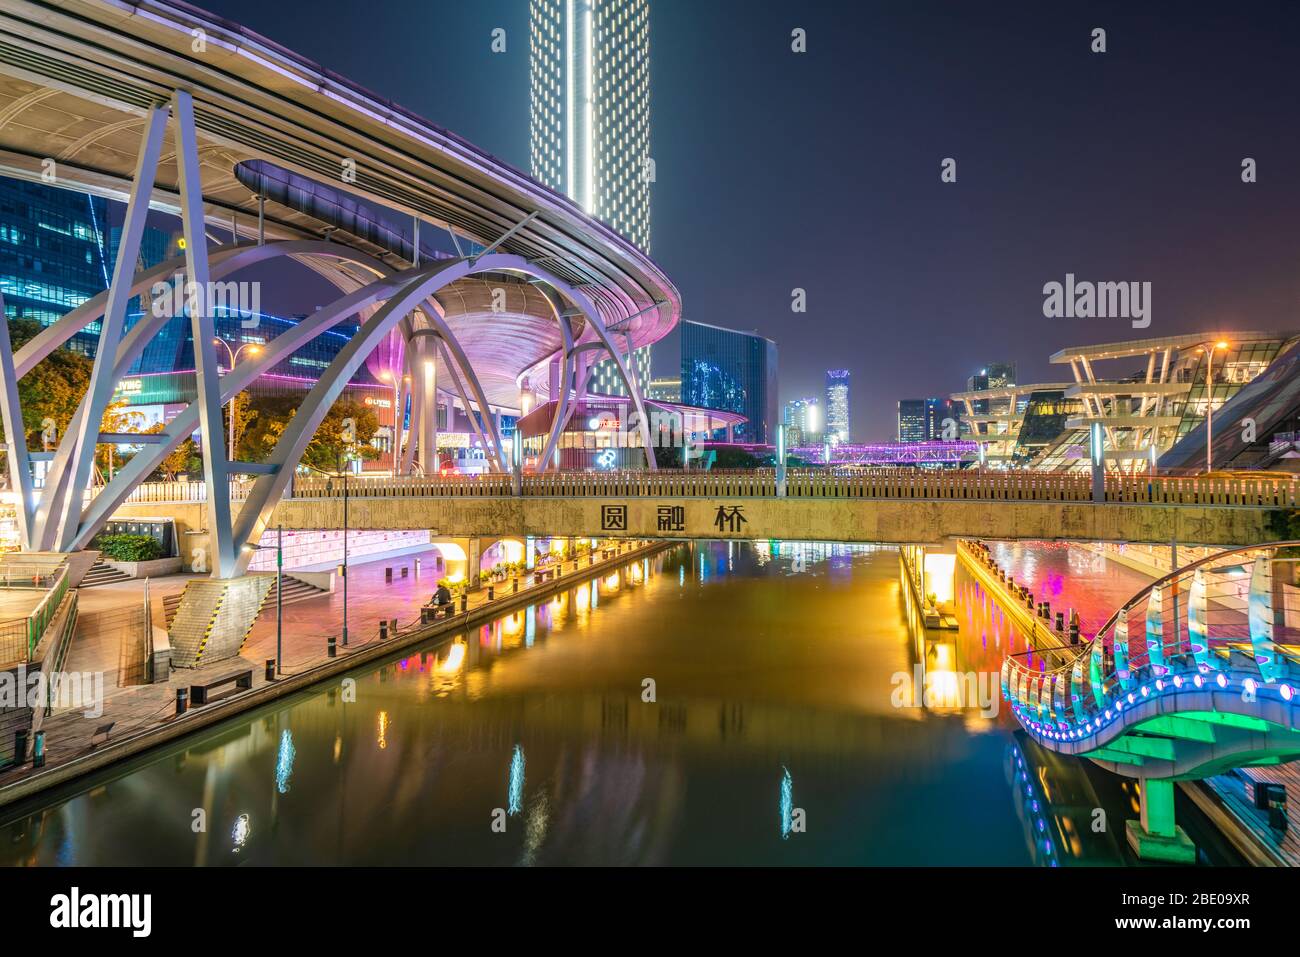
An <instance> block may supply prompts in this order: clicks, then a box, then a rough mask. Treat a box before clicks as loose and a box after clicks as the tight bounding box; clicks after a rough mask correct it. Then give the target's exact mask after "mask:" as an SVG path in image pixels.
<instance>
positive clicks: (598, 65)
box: [529, 0, 654, 396]
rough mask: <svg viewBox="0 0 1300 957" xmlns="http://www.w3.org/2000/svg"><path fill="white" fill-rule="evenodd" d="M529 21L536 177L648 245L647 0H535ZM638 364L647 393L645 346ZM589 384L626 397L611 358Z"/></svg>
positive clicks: (599, 391) (636, 359) (595, 389)
mask: <svg viewBox="0 0 1300 957" xmlns="http://www.w3.org/2000/svg"><path fill="white" fill-rule="evenodd" d="M529 21H530V25H531V28H530V32H529V85H530V88H531V103H530V107H529V132H530V139H531V141H532V142H531V162H532V174H533V178H534V179H537V180H539V181H540V182H543V183H545V184H546V185H547V186H549V187H551V188H552V189H554V190H557V191H558V192H561V193H564V194H565V195H567V196H568V197H569V198H570V199H573V200H574V201H576V202H577V203H578V205H580V206H581V207H582V208H583V209H584V210H585V211H586V212H588V213H590V214H591V215H592V216H595V217H596V218H597V219H599V220H600V221H601V222H604V223H607V224H608V225H610V226H612V227H613V228H614V229H616V230H617V231H618V232H620V233H622V234H623V235H624V236H626V237H627V238H628V239H630V240H632V242H634V243H636V244H637V245H638V246H640V247H641V248H642V249H643V250H645V251H646V252H649V251H650V183H651V182H652V181H653V177H654V163H653V162H652V160H651V157H650V4H649V0H531V2H530V5H529ZM632 365H633V366H634V367H635V375H636V377H637V380H638V382H639V384H640V388H641V389H642V390H643V391H644V389H645V387H646V384H647V383H648V382H649V381H650V349H649V347H648V346H647V347H643V348H641V349H637V350H636V351H635V352H634V353H633V354H632ZM629 371H632V370H629ZM588 388H589V389H590V391H591V392H593V393H595V394H597V395H616V396H625V395H627V389H626V387H625V386H624V385H623V380H622V378H621V377H620V376H619V375H618V369H617V366H615V364H614V363H613V362H611V361H610V360H609V359H602V360H600V361H599V362H597V363H596V364H595V365H594V366H593V368H592V375H591V380H590V382H589V385H588Z"/></svg>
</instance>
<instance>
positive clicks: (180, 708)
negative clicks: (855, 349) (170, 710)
mask: <svg viewBox="0 0 1300 957" xmlns="http://www.w3.org/2000/svg"><path fill="white" fill-rule="evenodd" d="M189 697H190V689H189V688H177V689H176V713H177V714H184V713H185V711H186V710H187V708H188V707H189Z"/></svg>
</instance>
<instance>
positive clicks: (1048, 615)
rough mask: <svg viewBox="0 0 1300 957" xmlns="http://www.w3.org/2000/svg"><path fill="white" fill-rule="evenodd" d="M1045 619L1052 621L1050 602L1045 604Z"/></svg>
mask: <svg viewBox="0 0 1300 957" xmlns="http://www.w3.org/2000/svg"><path fill="white" fill-rule="evenodd" d="M1043 618H1045V619H1046V620H1047V621H1051V620H1052V603H1051V602H1050V601H1045V602H1043Z"/></svg>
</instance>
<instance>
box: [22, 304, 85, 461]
mask: <svg viewBox="0 0 1300 957" xmlns="http://www.w3.org/2000/svg"><path fill="white" fill-rule="evenodd" d="M41 328H42V327H41V324H40V323H39V322H36V321H34V320H31V319H10V320H9V338H10V340H11V342H12V345H13V349H14V352H17V351H18V350H19V349H20V348H22V346H24V345H25V344H27V343H28V342H30V341H31V340H32V339H34V338H36V336H37V335H38V334H39V333H40V331H41ZM93 367H94V363H93V362H92V361H91V360H90V359H88V358H86V357H85V356H83V355H81V354H80V353H77V352H73V351H72V350H71V349H66V348H61V349H55V350H54V351H53V352H51V353H50V354H49V355H48V356H46V357H45V358H44V359H42V360H41V361H40V362H38V363H37V364H36V366H35V367H34V368H33V369H32V371H31V372H29V373H27V375H25V376H23V377H22V378H21V379H19V380H18V401H19V402H20V403H21V404H22V407H23V429H24V431H25V432H26V433H27V447H28V448H30V449H33V450H36V451H40V450H41V449H42V448H43V445H42V442H41V433H42V432H43V431H44V429H45V425H44V423H45V421H46V420H47V419H48V420H51V421H53V422H54V427H55V429H56V430H57V435H59V436H62V435H63V433H64V431H66V430H67V428H68V423H69V422H70V421H71V419H72V414H73V413H74V412H75V411H76V410H77V405H78V403H80V402H81V399H82V397H83V396H84V395H85V394H86V389H88V388H89V387H90V370H91V369H92V368H93ZM6 441H8V438H7V437H6Z"/></svg>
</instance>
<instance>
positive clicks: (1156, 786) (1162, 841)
mask: <svg viewBox="0 0 1300 957" xmlns="http://www.w3.org/2000/svg"><path fill="white" fill-rule="evenodd" d="M1138 789H1139V791H1140V792H1141V797H1142V817H1141V819H1140V820H1137V821H1125V822H1124V829H1125V832H1126V834H1127V836H1128V843H1129V847H1131V848H1133V851H1134V853H1136V854H1137V856H1138V857H1139V858H1141V859H1142V860H1144V861H1167V862H1169V863H1173V864H1194V863H1196V845H1195V844H1193V843H1192V839H1191V838H1190V837H1188V836H1187V832H1186V831H1184V830H1183V829H1182V828H1181V827H1179V826H1178V825H1177V824H1176V823H1174V782H1173V781H1171V780H1169V779H1167V778H1143V779H1142V780H1140V781H1139V783H1138Z"/></svg>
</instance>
